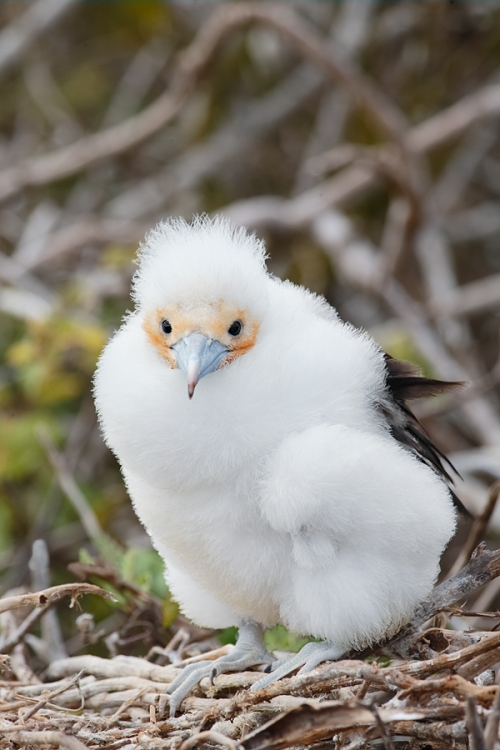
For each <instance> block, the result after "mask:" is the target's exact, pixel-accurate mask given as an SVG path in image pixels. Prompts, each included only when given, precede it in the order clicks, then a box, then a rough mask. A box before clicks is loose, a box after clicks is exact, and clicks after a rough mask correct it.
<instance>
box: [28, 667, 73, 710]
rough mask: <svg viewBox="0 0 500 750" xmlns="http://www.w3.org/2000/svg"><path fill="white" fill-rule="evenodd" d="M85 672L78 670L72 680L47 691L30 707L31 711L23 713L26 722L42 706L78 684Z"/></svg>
mask: <svg viewBox="0 0 500 750" xmlns="http://www.w3.org/2000/svg"><path fill="white" fill-rule="evenodd" d="M83 674H84V672H83V671H82V672H78V674H77V675H75V676H74V677H72V678H71V680H68V682H67V683H66V685H62V686H61V687H59V688H57V689H56V690H53V691H52V692H51V693H47V694H46V695H45V696H44V697H43V698H42V699H41V700H40V701H38V703H35V705H34V706H32V707H31V708H30V710H29V711H27V712H26V713H25V714H23V721H24V722H26V721H28V719H31V717H32V716H34V715H35V714H36V713H37V711H39V710H40V709H41V708H43V707H44V706H46V705H47V703H50V702H51V701H52V700H53V699H54V698H56V697H57V696H58V695H61V694H62V693H65V692H66V690H69V688H72V687H73V685H78V683H79V682H80V679H81V677H82V676H83ZM81 708H83V696H82V706H81Z"/></svg>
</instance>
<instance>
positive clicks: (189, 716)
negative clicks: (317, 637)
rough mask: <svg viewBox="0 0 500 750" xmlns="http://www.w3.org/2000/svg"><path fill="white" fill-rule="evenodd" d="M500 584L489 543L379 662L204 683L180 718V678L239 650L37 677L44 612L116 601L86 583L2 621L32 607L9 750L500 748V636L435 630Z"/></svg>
mask: <svg viewBox="0 0 500 750" xmlns="http://www.w3.org/2000/svg"><path fill="white" fill-rule="evenodd" d="M499 574H500V552H499V551H496V552H489V551H487V550H486V549H485V548H484V546H481V547H480V548H478V550H477V551H476V553H475V555H474V556H473V558H472V560H471V562H470V563H469V564H468V565H467V566H466V567H465V568H464V569H463V570H462V571H461V572H460V573H459V574H458V575H456V576H454V577H453V578H451V579H449V580H448V581H445V582H444V583H443V584H441V585H440V586H438V587H437V589H436V590H435V592H434V595H433V597H432V599H431V600H429V601H428V602H426V603H425V604H424V605H423V606H422V607H421V608H420V610H419V611H418V612H417V613H416V615H415V618H414V620H413V621H412V623H410V624H409V625H408V626H407V627H406V628H404V629H403V630H402V631H400V633H399V634H398V635H397V636H395V637H394V638H392V639H391V640H390V641H389V642H387V643H386V644H384V645H382V646H379V647H378V649H376V650H372V652H371V654H366V653H365V654H359V655H357V658H353V659H347V660H343V661H339V662H334V663H327V664H323V665H321V666H320V667H318V668H317V669H315V670H314V671H313V672H312V673H310V674H307V675H296V676H294V677H291V678H288V679H282V680H280V681H279V682H277V683H275V684H274V685H271V686H269V687H268V688H265V689H264V690H260V691H256V692H255V693H250V692H249V691H248V690H247V688H249V687H250V686H251V685H252V683H253V682H255V681H256V680H257V679H259V677H260V675H259V673H256V672H244V673H238V674H231V675H220V676H218V677H216V678H215V680H214V683H213V684H211V682H210V680H208V679H204V680H202V682H201V684H200V685H199V687H198V689H197V690H196V694H193V695H192V696H190V697H188V698H186V699H185V700H184V702H183V704H182V706H181V713H180V715H179V716H177V717H176V718H174V719H170V718H167V717H168V695H167V693H166V689H167V686H168V684H169V683H170V682H171V681H172V680H173V679H174V677H175V676H176V675H177V674H178V673H179V669H180V668H181V667H182V666H184V665H185V664H186V663H191V662H193V661H196V660H199V659H207V658H208V659H210V658H213V659H215V658H217V657H218V656H220V655H221V653H224V652H226V651H227V650H228V649H231V648H232V646H225V647H223V648H222V649H221V648H219V649H217V650H214V651H211V652H209V653H208V654H207V653H204V654H200V655H199V656H194V657H192V658H191V659H187V660H184V661H183V662H182V663H179V664H176V665H172V664H170V665H166V666H162V665H160V664H156V663H153V662H152V661H149V660H148V659H146V658H137V657H131V656H116V657H114V658H110V659H103V658H100V657H96V656H91V655H82V656H74V657H68V658H62V659H58V660H56V661H54V662H52V663H51V665H50V666H49V668H48V669H47V670H46V672H45V674H44V675H43V676H42V675H37V674H35V673H34V672H33V671H32V670H31V669H30V667H29V666H28V664H27V662H26V660H25V658H24V648H25V646H24V643H23V638H24V636H25V635H26V633H27V632H28V630H29V627H28V626H29V625H31V624H33V623H34V622H35V621H36V619H38V617H39V616H40V612H42V613H46V612H47V608H48V607H49V606H51V605H52V604H53V603H54V602H56V601H58V600H60V599H61V597H62V596H71V597H72V600H74V599H75V598H76V597H78V596H80V595H82V594H84V593H100V594H102V595H104V596H109V594H108V593H107V592H104V591H103V590H102V589H99V588H98V587H96V586H90V585H89V584H78V583H77V584H69V585H65V586H58V587H53V588H52V589H47V590H46V591H43V592H38V593H37V594H29V595H21V596H17V597H10V598H8V599H6V598H4V599H1V600H0V611H2V612H8V613H9V614H11V613H12V612H13V611H15V610H16V611H22V610H21V608H22V607H24V608H25V607H26V606H27V605H29V606H31V610H30V611H29V613H28V614H27V615H25V614H24V613H23V620H22V622H21V624H20V625H18V626H17V627H16V628H15V629H14V631H13V632H11V633H10V634H8V637H7V638H6V636H5V634H4V641H3V651H9V652H10V653H9V655H7V654H5V655H3V656H0V667H1V668H2V670H3V673H4V676H5V678H6V679H4V680H3V681H2V682H0V748H7V747H9V748H12V747H13V746H20V747H23V748H25V747H27V748H29V747H39V746H47V747H67V748H70V750H82V749H83V748H92V749H94V748H95V749H97V748H100V749H107V750H111V749H114V748H144V749H146V748H155V749H156V748H158V749H161V748H168V749H169V750H178V749H179V750H190V748H192V747H194V746H202V745H206V746H214V745H215V746H219V747H226V748H227V747H229V748H231V750H236V748H242V750H264V748H266V750H281V748H287V747H292V746H297V745H305V746H309V745H315V744H316V745H318V743H320V745H318V747H319V746H321V747H323V746H327V745H328V746H330V747H332V748H339V749H340V748H349V750H354V749H355V748H362V747H365V746H367V745H368V744H369V743H371V742H378V743H380V742H382V743H383V745H384V746H385V748H387V749H389V748H393V747H394V741H395V740H398V747H402V745H401V744H400V743H401V742H405V743H406V745H407V746H410V747H415V748H416V747H423V746H424V745H425V746H428V747H435V748H441V747H443V748H444V747H451V746H454V747H460V746H462V747H467V746H469V747H471V748H474V750H494V748H495V743H496V741H497V737H498V723H499V717H500V690H499V689H498V685H497V684H496V683H495V677H494V672H493V667H494V666H495V665H496V664H497V662H499V661H500V632H496V631H495V629H493V630H489V631H486V630H471V631H456V630H448V629H445V628H444V627H430V626H429V617H430V616H434V615H435V614H436V612H438V611H441V612H442V611H443V609H445V608H448V612H450V611H451V613H452V614H453V615H457V614H464V613H463V612H461V611H460V610H457V609H451V610H450V606H449V605H450V602H451V601H452V600H455V601H456V600H457V599H459V598H462V597H464V596H468V595H469V594H470V593H471V592H472V591H474V590H476V589H477V588H478V587H479V586H481V585H482V584H484V583H487V582H488V581H491V580H493V579H494V578H495V577H497V576H498V575H499ZM473 614H474V616H478V613H473ZM484 614H485V613H482V615H484ZM487 614H489V615H490V618H493V619H490V620H489V621H490V622H494V623H496V619H495V618H499V619H500V613H487ZM425 620H427V624H426V625H424V621H425ZM484 621H485V620H484V619H483V620H482V622H484ZM155 651H156V653H157V652H158V651H159V649H156V650H155ZM160 651H161V650H160ZM13 678H15V679H13ZM42 679H43V681H42Z"/></svg>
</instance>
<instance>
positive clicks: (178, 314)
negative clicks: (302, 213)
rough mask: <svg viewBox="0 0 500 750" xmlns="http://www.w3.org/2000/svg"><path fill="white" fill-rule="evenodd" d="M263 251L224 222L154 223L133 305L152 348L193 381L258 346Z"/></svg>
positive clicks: (252, 238) (191, 384)
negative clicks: (156, 224) (134, 304)
mask: <svg viewBox="0 0 500 750" xmlns="http://www.w3.org/2000/svg"><path fill="white" fill-rule="evenodd" d="M264 261H265V252H264V247H263V244H262V243H261V242H260V241H259V240H258V239H257V238H256V237H255V236H253V235H249V234H247V232H246V231H245V230H243V229H238V228H236V227H234V226H232V225H231V224H230V223H229V222H228V221H227V220H225V219H223V218H220V217H219V218H217V219H215V220H213V219H209V218H208V217H199V218H197V219H195V220H194V222H193V223H192V224H188V223H186V222H185V221H183V220H178V219H177V220H175V221H170V222H165V223H161V224H159V225H158V226H157V227H156V228H155V229H154V230H153V231H152V232H150V234H149V235H148V236H147V238H146V241H145V243H144V245H143V246H142V247H141V253H140V256H139V263H140V267H139V271H138V272H137V274H136V275H135V278H134V292H133V295H134V299H135V302H136V308H137V311H138V314H139V315H140V316H141V320H142V327H143V329H144V331H145V332H146V334H147V337H148V340H149V343H150V344H151V346H153V347H154V348H155V349H156V351H157V352H158V353H159V354H160V355H161V357H162V358H163V359H164V361H165V363H166V364H167V365H168V366H169V367H170V368H172V369H176V368H179V369H181V370H182V372H183V373H184V375H185V376H186V380H187V386H188V395H189V398H191V397H192V396H193V393H194V389H195V387H196V384H197V383H198V381H199V380H200V379H201V378H203V377H204V376H205V375H208V374H209V373H212V372H215V371H216V370H218V369H220V368H223V367H225V366H227V365H229V364H230V363H231V362H233V361H234V360H236V359H238V358H239V357H241V356H243V355H244V354H246V353H247V352H249V351H250V350H251V349H252V348H253V347H254V346H255V344H256V342H257V340H258V336H259V331H260V328H261V322H262V319H263V317H264V316H265V309H266V306H267V285H266V278H267V272H266V267H265V262H264Z"/></svg>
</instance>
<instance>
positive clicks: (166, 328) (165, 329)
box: [161, 319, 172, 333]
mask: <svg viewBox="0 0 500 750" xmlns="http://www.w3.org/2000/svg"><path fill="white" fill-rule="evenodd" d="M161 330H162V331H163V333H172V326H171V325H170V323H169V322H168V320H165V319H163V320H162V321H161Z"/></svg>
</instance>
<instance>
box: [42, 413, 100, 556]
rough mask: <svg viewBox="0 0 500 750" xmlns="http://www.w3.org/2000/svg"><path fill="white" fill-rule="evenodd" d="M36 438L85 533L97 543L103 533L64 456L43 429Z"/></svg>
mask: <svg viewBox="0 0 500 750" xmlns="http://www.w3.org/2000/svg"><path fill="white" fill-rule="evenodd" d="M38 438H39V440H40V442H41V444H42V446H43V447H44V449H45V451H46V453H47V456H48V457H49V460H50V463H51V464H52V466H53V468H54V470H55V472H56V474H57V479H58V482H59V484H60V486H61V489H62V491H63V492H64V494H65V495H66V497H67V498H68V500H70V502H71V504H72V505H73V507H74V509H75V510H76V512H77V513H78V516H79V518H80V521H81V524H82V526H83V528H84V529H85V533H86V534H87V536H88V537H89V539H91V540H92V541H93V542H98V541H99V540H101V539H102V538H103V537H104V536H105V534H104V531H103V530H102V528H101V524H100V523H99V520H98V518H97V516H96V514H95V513H94V511H93V509H92V508H91V506H90V505H89V503H88V501H87V498H86V497H85V495H84V494H83V492H82V491H81V490H80V488H79V487H78V485H77V483H76V482H75V479H74V477H73V475H72V474H71V472H70V471H69V469H68V467H67V466H66V462H65V460H64V456H63V455H62V453H60V451H58V449H57V447H56V445H55V443H54V441H53V440H52V438H51V436H50V434H49V432H48V431H47V430H46V429H45V428H42V427H40V428H39V429H38Z"/></svg>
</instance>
